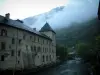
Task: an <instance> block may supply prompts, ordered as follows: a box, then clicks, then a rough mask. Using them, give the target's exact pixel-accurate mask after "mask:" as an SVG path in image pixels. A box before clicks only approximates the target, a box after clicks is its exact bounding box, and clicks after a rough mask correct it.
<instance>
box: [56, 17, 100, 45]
mask: <svg viewBox="0 0 100 75" xmlns="http://www.w3.org/2000/svg"><path fill="white" fill-rule="evenodd" d="M56 33H57V34H56V38H57V43H59V44H64V45H65V44H66V45H67V46H74V45H75V44H76V43H77V42H91V41H93V39H94V38H95V36H97V35H98V34H100V21H99V20H98V19H97V18H94V19H92V20H90V21H87V22H85V23H73V24H72V25H71V26H69V27H66V28H62V29H58V30H56Z"/></svg>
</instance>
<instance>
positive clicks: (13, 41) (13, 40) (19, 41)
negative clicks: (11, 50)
mask: <svg viewBox="0 0 100 75" xmlns="http://www.w3.org/2000/svg"><path fill="white" fill-rule="evenodd" d="M21 41H22V40H21V39H19V40H18V43H19V44H21ZM12 44H15V38H12Z"/></svg>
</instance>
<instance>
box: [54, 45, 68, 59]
mask: <svg viewBox="0 0 100 75" xmlns="http://www.w3.org/2000/svg"><path fill="white" fill-rule="evenodd" d="M56 49H57V50H56V54H57V56H59V60H61V61H63V60H66V59H67V55H68V53H67V48H66V47H65V46H60V45H57V46H56Z"/></svg>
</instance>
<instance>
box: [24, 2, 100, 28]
mask: <svg viewBox="0 0 100 75" xmlns="http://www.w3.org/2000/svg"><path fill="white" fill-rule="evenodd" d="M98 4H99V0H68V1H67V3H66V5H64V6H60V7H62V8H60V7H59V9H58V8H54V9H53V10H51V11H49V12H46V13H44V14H41V15H38V17H37V16H34V17H29V18H27V20H26V21H25V22H26V23H27V22H28V21H29V19H31V22H30V23H27V24H30V25H31V27H36V28H37V29H40V28H41V27H42V26H43V25H44V24H45V22H48V23H49V24H50V25H51V27H52V28H53V29H56V28H62V27H67V26H69V25H70V24H71V23H81V22H85V21H88V20H90V19H93V18H96V17H97V11H98ZM32 19H33V20H32ZM34 19H35V21H34ZM32 21H33V22H32Z"/></svg>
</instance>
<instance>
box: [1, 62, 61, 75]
mask: <svg viewBox="0 0 100 75" xmlns="http://www.w3.org/2000/svg"><path fill="white" fill-rule="evenodd" d="M61 63H62V62H61V61H58V62H56V63H52V64H49V65H44V66H37V67H35V68H32V69H24V70H16V71H14V70H2V71H0V75H28V74H31V73H36V72H41V71H45V70H47V69H49V68H54V67H56V66H58V65H60V64H61Z"/></svg>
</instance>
